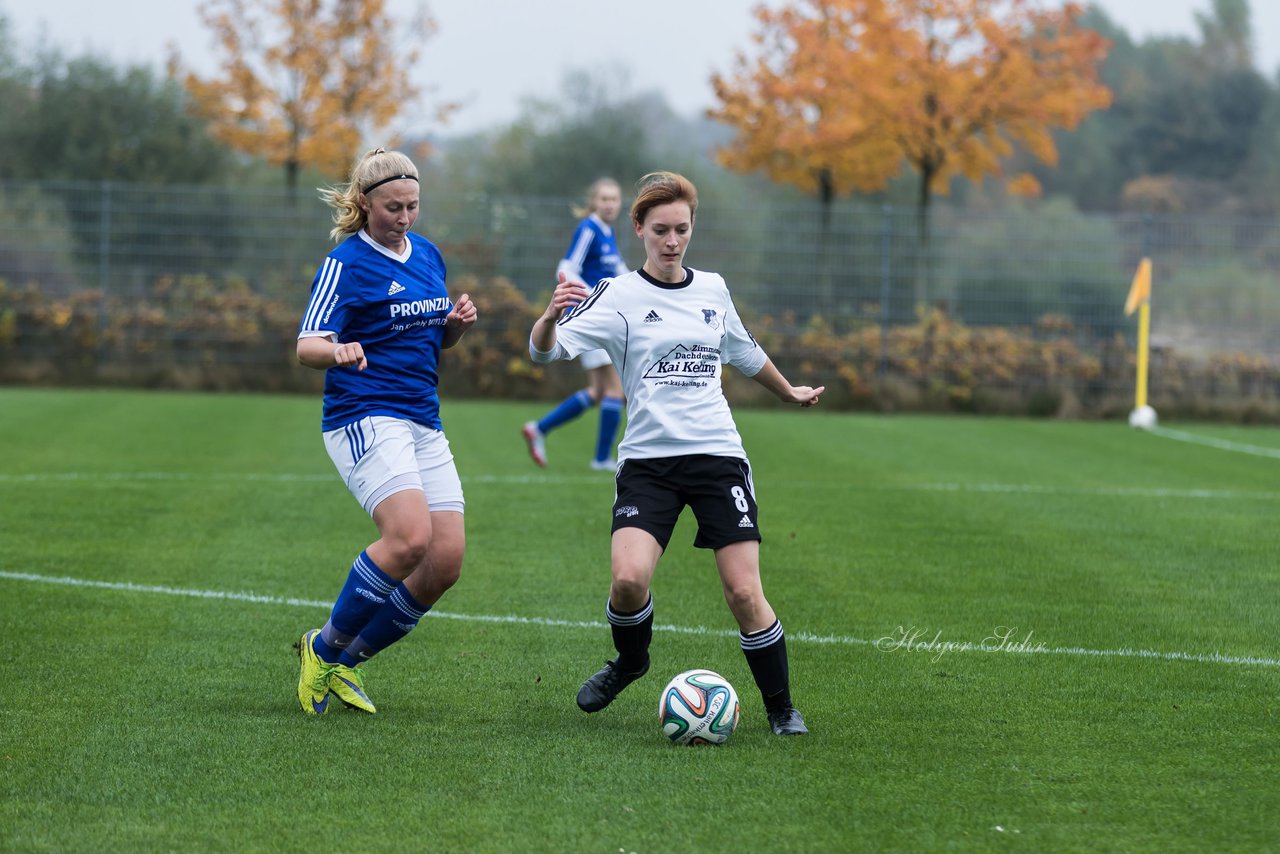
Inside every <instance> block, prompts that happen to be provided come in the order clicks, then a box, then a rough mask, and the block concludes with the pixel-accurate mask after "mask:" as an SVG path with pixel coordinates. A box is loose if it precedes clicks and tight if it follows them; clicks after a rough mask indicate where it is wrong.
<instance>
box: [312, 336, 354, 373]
mask: <svg viewBox="0 0 1280 854" xmlns="http://www.w3.org/2000/svg"><path fill="white" fill-rule="evenodd" d="M298 361H299V362H300V363H302V364H303V365H305V366H306V367H308V368H315V369H317V370H321V371H323V370H325V369H326V368H333V367H338V368H355V369H356V370H358V371H363V370H364V369H365V368H367V367H369V360H368V359H366V358H365V355H364V347H363V346H362V345H361V344H360V342H359V341H347V342H344V343H342V344H339V343H338V342H337V341H333V340H331V339H329V338H325V337H323V336H320V335H309V336H307V337H305V338H299V339H298Z"/></svg>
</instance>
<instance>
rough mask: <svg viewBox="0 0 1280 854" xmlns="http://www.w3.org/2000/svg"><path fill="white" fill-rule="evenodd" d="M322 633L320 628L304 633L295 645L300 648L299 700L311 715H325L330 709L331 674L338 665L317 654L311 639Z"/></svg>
mask: <svg viewBox="0 0 1280 854" xmlns="http://www.w3.org/2000/svg"><path fill="white" fill-rule="evenodd" d="M318 634H320V630H319V629H311V630H310V631H308V632H305V633H303V635H302V639H301V640H299V641H298V642H297V643H296V644H294V646H295V647H296V648H297V650H298V661H299V663H300V665H301V667H300V669H299V672H298V702H299V703H300V704H301V705H302V711H304V712H306V713H307V714H309V715H323V714H324V713H325V712H327V711H328V710H329V676H330V675H331V674H332V673H333V671H334V670H335V669H337V667H338V665H336V664H330V663H328V662H327V661H324V660H323V659H322V658H320V656H318V655H316V651H315V649H313V648H312V646H311V640H312V638H314V637H315V636H316V635H318Z"/></svg>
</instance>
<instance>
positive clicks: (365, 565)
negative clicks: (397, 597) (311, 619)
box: [311, 552, 396, 662]
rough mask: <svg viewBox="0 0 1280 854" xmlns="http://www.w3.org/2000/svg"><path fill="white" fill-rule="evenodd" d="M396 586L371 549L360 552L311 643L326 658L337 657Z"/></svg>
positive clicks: (321, 656)
mask: <svg viewBox="0 0 1280 854" xmlns="http://www.w3.org/2000/svg"><path fill="white" fill-rule="evenodd" d="M395 589H396V580H395V579H394V578H392V577H391V576H389V575H387V574H386V573H385V572H383V571H382V570H381V569H378V565H377V564H375V563H374V562H373V561H372V560H370V559H369V553H368V552H360V556H359V557H357V558H356V560H355V563H353V564H351V572H349V573H347V583H346V584H344V585H343V586H342V592H341V593H339V594H338V601H336V602H334V603H333V612H332V613H331V614H330V615H329V622H327V623H325V624H324V628H323V629H321V630H320V634H318V635H316V638H315V641H313V642H312V644H311V647H312V649H314V650H315V653H316V655H318V656H320V658H321V659H322V660H324V661H328V662H334V661H337V660H338V656H340V655H341V654H342V651H343V650H344V649H346V648H347V646H348V645H349V644H350V643H351V641H352V640H354V639H355V637H356V635H358V634H360V631H361V630H362V629H363V628H364V627H365V625H366V624H368V622H369V620H370V618H372V617H373V615H374V614H376V613H377V612H378V609H379V608H381V607H382V605H383V603H384V602H386V601H387V597H388V596H390V595H391V591H393V590H395Z"/></svg>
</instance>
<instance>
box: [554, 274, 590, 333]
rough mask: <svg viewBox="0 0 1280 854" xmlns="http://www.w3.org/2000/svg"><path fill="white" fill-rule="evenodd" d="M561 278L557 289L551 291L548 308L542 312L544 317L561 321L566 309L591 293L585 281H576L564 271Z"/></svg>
mask: <svg viewBox="0 0 1280 854" xmlns="http://www.w3.org/2000/svg"><path fill="white" fill-rule="evenodd" d="M559 278H560V281H559V282H558V283H556V289H555V290H554V291H552V292H551V302H550V303H549V304H548V305H547V310H546V311H545V312H543V313H542V316H543V317H545V318H546V319H548V320H550V321H553V322H555V321H559V320H560V318H562V317H564V313H565V312H566V311H568V310H569V309H571V308H573V307H574V306H575V305H577V304H578V303H580V302H582V301H583V300H584V299H586V298H587V294H589V293H591V289H590V288H588V287H587V286H586V283H585V282H581V281H574V280H572V279H570V278H569V277H568V276H567V275H565V274H564V273H561V274H560V276H559Z"/></svg>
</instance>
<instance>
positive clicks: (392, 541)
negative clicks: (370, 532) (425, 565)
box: [383, 523, 431, 570]
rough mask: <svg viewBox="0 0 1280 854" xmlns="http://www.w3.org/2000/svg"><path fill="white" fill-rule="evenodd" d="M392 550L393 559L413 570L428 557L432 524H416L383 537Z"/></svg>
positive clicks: (401, 565) (396, 562)
mask: <svg viewBox="0 0 1280 854" xmlns="http://www.w3.org/2000/svg"><path fill="white" fill-rule="evenodd" d="M383 541H384V542H385V543H386V545H387V547H388V549H389V550H390V552H391V559H392V560H393V561H394V562H395V564H396V565H397V566H399V567H402V568H405V569H409V570H412V569H414V568H416V567H417V566H418V565H420V564H421V563H422V562H423V561H425V560H426V559H427V550H428V547H429V546H430V544H431V525H430V523H427V524H425V525H415V526H413V527H412V528H410V529H406V530H399V531H395V532H393V533H392V534H391V536H386V537H383Z"/></svg>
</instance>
